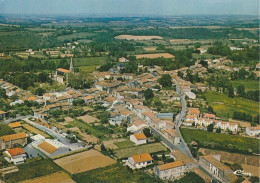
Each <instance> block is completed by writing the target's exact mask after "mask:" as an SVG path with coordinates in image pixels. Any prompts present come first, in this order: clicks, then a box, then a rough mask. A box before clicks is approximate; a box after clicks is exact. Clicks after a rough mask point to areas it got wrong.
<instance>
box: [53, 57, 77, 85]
mask: <svg viewBox="0 0 260 183" xmlns="http://www.w3.org/2000/svg"><path fill="white" fill-rule="evenodd" d="M70 73H74V67H73V61H72V57H71V59H70V69H69V70H67V69H63V68H58V69H56V74H55V75H54V76H53V77H52V78H53V79H54V80H55V81H58V82H59V83H61V84H67V83H68V80H69V74H70Z"/></svg>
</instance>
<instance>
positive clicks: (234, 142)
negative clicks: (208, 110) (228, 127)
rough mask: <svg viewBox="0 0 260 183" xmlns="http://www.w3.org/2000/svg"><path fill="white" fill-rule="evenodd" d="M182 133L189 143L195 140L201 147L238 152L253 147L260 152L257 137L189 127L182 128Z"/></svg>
mask: <svg viewBox="0 0 260 183" xmlns="http://www.w3.org/2000/svg"><path fill="white" fill-rule="evenodd" d="M181 133H182V135H183V138H184V140H185V142H187V143H188V144H189V143H191V142H192V141H193V140H194V141H196V142H197V143H198V144H199V146H200V147H206V148H209V149H217V150H225V151H228V152H238V153H239V152H240V153H247V152H249V151H250V150H249V149H251V150H252V152H254V153H259V149H258V147H259V140H257V139H253V138H248V137H242V136H238V135H228V134H221V133H213V132H207V131H203V130H196V129H188V128H182V129H181Z"/></svg>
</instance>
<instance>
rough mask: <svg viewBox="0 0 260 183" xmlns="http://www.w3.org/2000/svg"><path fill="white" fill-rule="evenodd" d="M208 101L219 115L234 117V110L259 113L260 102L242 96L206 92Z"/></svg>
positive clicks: (254, 114)
mask: <svg viewBox="0 0 260 183" xmlns="http://www.w3.org/2000/svg"><path fill="white" fill-rule="evenodd" d="M204 96H205V97H206V100H207V102H208V103H209V105H210V106H212V107H213V110H214V111H215V112H216V113H217V116H221V117H226V118H228V117H232V116H233V113H234V111H239V112H245V113H248V114H251V115H252V116H256V115H257V114H258V113H259V103H258V102H255V101H252V100H248V99H245V98H242V97H234V98H230V97H228V96H227V95H225V94H223V93H219V92H215V91H209V92H206V93H204Z"/></svg>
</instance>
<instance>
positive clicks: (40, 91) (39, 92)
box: [35, 88, 46, 96]
mask: <svg viewBox="0 0 260 183" xmlns="http://www.w3.org/2000/svg"><path fill="white" fill-rule="evenodd" d="M45 92H46V90H44V89H43V88H37V89H36V90H35V94H36V95H39V96H42V95H43V94H44V93H45Z"/></svg>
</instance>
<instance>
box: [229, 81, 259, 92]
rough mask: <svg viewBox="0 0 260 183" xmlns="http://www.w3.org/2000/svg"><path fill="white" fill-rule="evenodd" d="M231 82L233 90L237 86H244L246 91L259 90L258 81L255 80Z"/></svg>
mask: <svg viewBox="0 0 260 183" xmlns="http://www.w3.org/2000/svg"><path fill="white" fill-rule="evenodd" d="M231 82H232V84H233V87H234V88H236V87H237V86H239V85H244V86H245V90H246V91H248V90H259V81H257V80H235V81H231Z"/></svg>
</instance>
